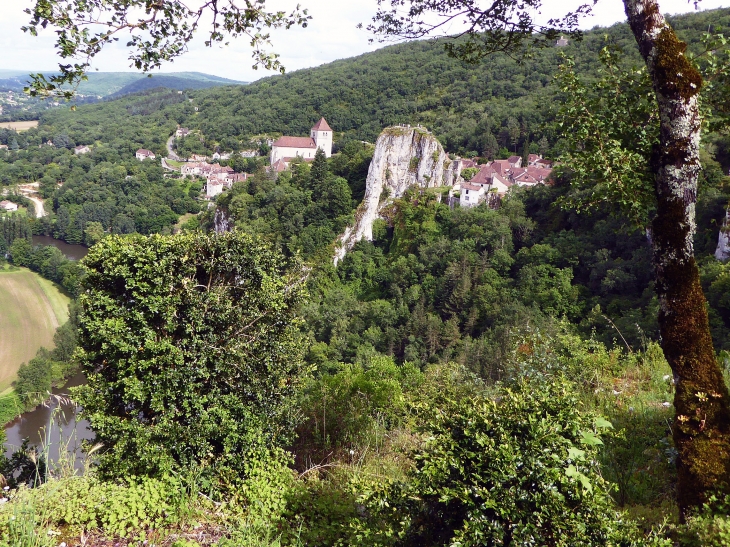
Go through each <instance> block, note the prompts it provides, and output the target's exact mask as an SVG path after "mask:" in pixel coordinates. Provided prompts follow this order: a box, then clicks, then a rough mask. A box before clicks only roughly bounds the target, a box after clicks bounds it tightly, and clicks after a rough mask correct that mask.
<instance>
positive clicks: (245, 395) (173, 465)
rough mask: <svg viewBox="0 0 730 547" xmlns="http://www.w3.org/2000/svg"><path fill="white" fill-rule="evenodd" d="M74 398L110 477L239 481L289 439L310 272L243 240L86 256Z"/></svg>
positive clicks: (209, 239) (155, 242) (161, 243)
mask: <svg viewBox="0 0 730 547" xmlns="http://www.w3.org/2000/svg"><path fill="white" fill-rule="evenodd" d="M84 263H85V266H86V268H87V271H88V274H87V277H86V281H85V292H84V294H83V295H82V296H81V298H80V304H81V307H82V312H81V315H80V317H79V343H80V346H81V348H82V349H83V350H84V352H83V355H82V359H81V360H82V364H83V367H84V372H85V373H86V376H87V379H88V385H86V386H83V387H81V388H79V390H78V392H77V395H78V401H79V403H80V404H81V405H82V406H83V416H84V417H86V418H87V419H89V421H90V423H91V427H92V429H93V430H94V432H95V434H96V440H97V441H98V442H102V443H103V444H104V446H105V449H106V451H105V452H104V453H103V454H102V455H101V456H100V471H101V473H102V476H103V477H120V476H121V477H126V476H130V475H149V476H157V477H161V476H164V475H165V474H168V473H169V472H171V471H172V470H174V469H180V468H183V469H198V470H201V473H203V474H204V475H205V476H204V480H207V481H216V482H215V484H213V486H216V485H226V484H230V483H232V482H235V480H236V478H237V477H238V476H239V475H241V474H243V473H245V471H246V461H247V459H248V458H250V457H251V455H252V454H253V453H257V454H258V453H259V451H260V452H261V453H263V454H265V453H267V451H268V450H269V449H270V448H273V447H275V446H277V445H279V444H281V443H285V442H287V441H288V440H289V439H290V437H291V434H292V432H293V425H294V419H295V416H293V413H292V412H290V410H291V404H292V402H293V397H294V395H295V393H296V391H297V388H298V386H299V384H300V381H301V379H302V377H303V374H304V372H305V369H304V368H303V365H302V361H301V341H300V336H299V334H298V332H297V330H296V327H297V325H298V320H297V319H296V310H297V308H298V306H299V303H300V301H301V298H302V295H303V291H302V288H301V281H302V279H301V272H299V271H298V270H296V269H294V270H293V271H292V270H291V269H290V268H292V267H293V266H294V264H293V263H290V262H288V261H286V260H284V259H283V258H282V257H281V255H280V254H278V253H276V252H273V251H272V250H271V248H270V247H269V246H268V245H266V244H264V243H262V242H260V241H259V240H255V239H253V238H252V237H250V236H247V235H245V234H242V233H239V232H234V233H227V234H223V235H218V236H216V235H203V234H200V233H193V234H184V235H178V236H151V237H149V238H145V237H142V236H136V237H116V236H110V237H106V238H104V239H103V240H102V241H100V242H99V243H98V244H97V245H95V246H94V247H93V248H92V249H91V250H90V252H89V255H88V256H87V257H86V259H85V262H84Z"/></svg>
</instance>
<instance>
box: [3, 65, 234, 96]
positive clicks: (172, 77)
mask: <svg viewBox="0 0 730 547" xmlns="http://www.w3.org/2000/svg"><path fill="white" fill-rule="evenodd" d="M29 72H33V71H29ZM51 73H52V72H46V73H45V74H51ZM27 80H28V73H26V72H23V71H14V70H0V91H16V92H21V91H23V88H24V87H25V86H27V85H28V84H27ZM245 83H246V82H239V81H236V80H230V79H228V78H221V77H219V76H213V75H210V74H203V73H201V72H170V73H166V74H152V75H146V74H141V73H138V72H91V73H89V74H88V80H87V81H85V82H81V84H80V85H79V89H78V93H79V95H83V96H95V97H97V98H105V97H109V96H112V95H113V96H115V97H119V96H122V95H126V94H128V93H136V92H138V91H144V90H145V89H151V88H155V87H166V88H169V89H176V90H183V89H203V88H208V87H215V86H221V85H243V84H245Z"/></svg>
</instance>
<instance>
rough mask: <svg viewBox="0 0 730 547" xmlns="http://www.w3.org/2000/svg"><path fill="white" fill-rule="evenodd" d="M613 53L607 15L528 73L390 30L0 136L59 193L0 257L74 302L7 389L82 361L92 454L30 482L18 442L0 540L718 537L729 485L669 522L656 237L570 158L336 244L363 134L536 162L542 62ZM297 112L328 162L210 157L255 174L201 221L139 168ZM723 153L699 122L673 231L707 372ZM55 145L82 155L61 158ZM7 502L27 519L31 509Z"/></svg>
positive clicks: (410, 211) (729, 316)
mask: <svg viewBox="0 0 730 547" xmlns="http://www.w3.org/2000/svg"><path fill="white" fill-rule="evenodd" d="M728 20H730V11H728V10H721V11H714V12H704V13H699V14H695V15H691V16H685V17H678V18H676V19H674V20H673V24H674V25H675V26H676V28H677V31H678V32H679V34H680V35H681V36H683V37H684V38H685V39H687V40H689V41H690V44H691V47H692V48H694V49H695V50H697V49H698V48H699V47H700V46H699V38H700V35H701V33H702V32H704V31H706V30H707V28H708V25H710V24H712V25H720V24H721V23H723V22H727V21H728ZM632 40H633V39H632V38H631V35H630V34H629V31H628V29H627V27H626V26H624V25H616V26H614V27H611V28H609V29H595V30H593V31H591V32H588V33H587V34H586V36H585V37H584V40H583V41H582V42H580V43H573V44H571V45H569V46H567V47H565V48H560V49H558V48H550V49H547V50H543V51H537V52H535V53H534V55H533V56H532V57H530V58H528V59H526V60H525V61H524V63H523V64H517V63H515V62H514V61H513V60H511V59H509V58H506V57H501V56H494V57H491V58H490V59H489V60H488V61H486V62H485V63H484V64H481V65H475V66H468V65H463V64H460V63H459V62H457V61H454V60H453V59H451V58H449V57H447V56H446V54H445V53H444V51H443V44H442V43H440V42H439V41H420V42H412V43H408V44H401V45H397V46H391V47H388V48H384V49H382V50H380V51H378V52H375V53H372V54H368V55H363V56H360V57H357V58H354V59H348V60H343V61H337V62H335V63H331V64H329V65H326V66H324V67H319V68H316V69H310V70H304V71H298V72H296V73H292V74H289V75H284V76H276V77H272V78H267V79H264V80H261V81H259V82H257V83H254V84H252V85H250V86H246V87H230V88H217V89H212V90H201V91H194V92H187V93H177V92H171V91H169V90H160V89H157V90H146V91H144V92H141V93H139V94H136V95H132V96H127V97H123V98H121V99H118V100H114V101H109V102H107V103H103V104H95V105H88V106H84V107H80V108H79V109H78V110H77V111H76V112H65V111H54V112H49V113H46V114H44V116H43V118H42V123H41V125H40V126H39V127H38V128H37V129H32V130H29V131H27V132H24V133H15V132H13V131H2V132H0V143H2V144H7V146H8V150H7V151H4V152H0V181H2V184H3V185H5V186H13V185H16V184H18V183H24V182H33V181H38V182H39V190H40V192H41V194H42V195H43V196H44V197H45V198H46V200H47V201H46V203H47V204H48V205H49V207H48V209H50V210H51V211H52V212H51V214H50V215H48V216H46V217H44V218H41V219H33V218H29V217H27V216H22V217H21V216H8V217H4V218H3V221H2V225H3V232H2V238H0V249H1V250H3V251H4V252H3V254H4V255H5V254H7V257H8V259H9V260H10V261H11V262H13V263H14V264H16V265H19V266H27V267H30V268H31V269H34V270H35V271H39V272H40V273H42V275H44V276H46V277H49V278H51V279H54V280H55V281H57V282H59V283H61V284H62V286H63V287H64V288H65V289H66V290H67V291H68V292H69V293H70V294H72V295H73V296H75V297H77V303H76V304H75V305H76V306H78V307H77V308H74V310H73V313H72V322H71V323H70V324H69V325H68V326H67V327H65V329H66V330H65V331H63V332H60V333H59V335H58V336H59V340H58V341H59V347H58V348H57V349H56V350H54V351H51V352H45V351H44V352H40V353H39V355H38V357H37V358H36V359H34V360H33V361H31V363H29V364H28V365H26V366H25V367H24V368H23V369H22V374H21V377H20V378H19V381H18V383H17V384H16V386H15V387H16V390H18V392H19V393H29V392H35V391H38V389H37V388H38V386H41V388H43V387H46V386H49V385H50V383H51V382H52V379H53V376H52V374H51V373H52V371H53V370H54V369H63V368H64V365H63V363H68V362H70V361H74V362H75V361H78V362H79V363H80V364H81V366H82V368H83V371H84V372H85V374H86V376H87V379H88V384H87V385H86V386H84V387H82V388H80V389H78V390H76V391H75V392H74V394H73V396H74V397H75V398H76V401H77V402H78V403H79V404H80V405H81V406H82V407H83V412H82V415H83V416H84V417H85V418H86V419H88V420H89V421H90V423H91V425H92V427H93V429H94V431H95V433H96V435H97V439H96V440H97V441H98V443H99V444H96V445H93V446H87V449H88V452H89V457H90V458H91V460H93V462H94V465H93V466H92V468H91V469H90V470H88V471H86V472H84V473H83V474H82V475H81V476H77V475H75V474H74V473H73V472H72V471H70V469H73V466H72V465H69V464H68V462H66V463H65V464H63V465H59V466H57V468H54V467H53V466H49V467H46V466H45V464H42V465H41V464H39V465H37V466H36V467H35V469H36V473H35V474H33V473H30V474H28V473H27V472H26V471H27V468H28V466H29V465H30V464H32V463H33V462H35V461H43V456H44V455H43V454H42V453H40V452H31V454H32V457H31V456H27V458H26V459H22V458H21V456H18V458H16V460H17V461H13V460H12V458H11V459H10V460H4V461H0V467H2V469H3V472H4V474H6V475H8V477H9V481H8V482H9V484H10V486H12V491H11V492H10V493H9V494H8V499H9V500H10V501H11V502H12V503H6V504H4V505H0V537H2V538H3V540H4V541H8V542H15V543H14V544H22V543H21V540H23V538H29V537H31V536H33V535H34V534H35V535H37V532H38V530H40V529H41V528H43V529H44V530H45V529H47V530H52V531H53V533H51V534H46V535H47V536H49V537H51V539H52V540H53V541H54V542H55V541H56V539H58V540H59V541H60V540H61V539H63V540H64V541H67V542H68V543H70V542H78V543H83V542H84V541H89V537H91V540H90V541H91V542H92V544H93V542H94V541H97V542H98V544H105V542H109V541H117V540H118V541H120V542H121V544H131V543H133V542H142V541H145V540H147V541H148V542H154V543H156V544H169V545H174V546H176V547H185V546H193V545H206V546H207V545H221V546H233V545H249V546H260V547H264V546H267V547H281V546H282V545H292V546H302V545H319V546H333V547H335V546H343V545H368V546H371V545H372V546H383V547H385V546H392V547H416V546H418V547H421V546H432V547H443V546H446V545H452V546H455V545H473V546H482V545H495V546H496V545H505V546H506V545H556V546H557V545H565V546H573V545H575V546H598V545H617V546H618V545H621V546H627V547H628V546H643V545H646V546H655V547H669V546H670V545H676V544H681V545H687V546H693V545H708V546H713V547H714V546H717V547H720V546H722V545H727V544H728V543H727V542H728V520H727V513H728V507H730V498H717V499H713V500H710V502H708V505H707V506H705V507H704V508H701V509H699V510H698V512H696V513H693V514H691V515H689V518H688V519H686V520H683V519H680V517H679V515H678V513H677V510H676V507H675V505H674V502H675V497H676V491H675V484H676V477H677V474H676V465H675V464H676V461H677V450H676V449H675V447H674V446H673V445H672V435H671V432H672V427H674V426H675V425H676V424H673V423H672V420H673V419H674V412H673V408H672V403H671V401H672V398H673V396H674V393H675V390H676V389H677V387H676V386H675V384H674V381H673V378H672V375H671V370H670V368H669V366H668V364H667V362H666V360H665V359H664V356H663V353H662V349H661V347H660V345H659V343H658V341H659V340H658V339H659V327H658V323H657V311H658V307H659V304H658V300H657V297H656V295H655V290H654V289H655V288H654V286H653V283H654V281H653V279H654V272H653V271H652V261H651V246H650V241H649V234H647V231H646V230H645V229H644V227H639V226H638V225H637V223H636V222H635V219H633V218H629V216H628V215H627V214H626V212H625V211H622V210H621V209H620V208H619V207H618V205H615V206H614V205H612V204H609V205H608V206H605V207H601V208H593V209H591V210H586V211H576V210H575V209H573V208H571V207H569V206H568V205H567V204H569V200H567V199H566V196H567V195H568V193H569V192H570V190H571V171H570V169H569V166H567V168H564V169H558V170H556V172H555V176H554V178H553V180H551V181H550V184H546V185H537V186H535V187H532V188H518V187H515V188H513V189H512V190H511V191H510V192H509V193H508V194H507V195H506V196H505V197H504V198H503V199H502V200H501V203H500V204H499V207H495V208H492V207H488V206H486V204H483V205H481V206H478V207H473V208H460V207H458V206H455V205H449V203H448V200H446V199H444V197H445V192H444V189H443V188H432V189H423V188H412V189H410V190H409V191H407V192H406V193H405V195H403V196H401V197H399V198H398V199H393V200H391V201H390V202H389V203H388V205H387V208H386V209H385V210H384V211H383V212H382V215H381V218H379V219H378V220H377V221H376V223H375V225H374V229H373V240H372V241H361V242H359V243H357V244H356V245H355V247H354V248H353V249H352V250H351V251H349V252H348V253H347V255H346V256H345V257H344V259H343V260H342V261H341V262H340V263H339V264H338V265H334V264H333V261H332V251H333V247H334V241H335V239H336V238H337V236H338V235H339V234H341V233H342V231H343V230H344V229H345V227H346V226H348V225H350V224H351V223H352V222H353V220H354V218H355V216H356V215H357V214H358V211H357V206H358V204H359V203H360V201H361V200H362V198H363V195H364V193H365V182H366V176H367V172H368V167H369V165H370V161H371V159H372V155H373V146H372V145H371V144H369V143H371V142H373V141H374V140H375V139H376V137H377V136H378V134H379V133H380V132H381V130H382V129H383V128H384V126H386V125H389V124H393V123H422V124H425V125H426V126H428V127H429V128H432V129H433V131H434V134H435V135H436V136H437V137H438V139H439V140H440V141H441V142H442V143H443V145H444V148H445V149H446V150H447V152H449V153H451V154H452V155H455V154H459V155H465V156H475V157H479V158H480V160H481V161H484V160H486V159H489V158H493V157H497V156H503V155H505V154H510V153H514V152H518V153H519V154H522V153H524V152H527V151H536V152H540V153H544V154H546V155H548V157H553V158H558V157H559V155H560V154H561V152H562V151H563V149H564V146H565V144H564V140H563V138H562V137H561V135H560V133H559V132H558V131H557V129H556V127H557V126H556V125H555V124H554V123H553V122H554V121H555V116H556V112H557V111H556V110H551V107H550V105H551V104H553V103H554V102H555V101H554V100H553V99H555V97H557V96H558V94H559V91H558V89H557V88H556V86H555V85H553V84H552V83H551V82H553V78H554V75H555V73H556V71H557V67H558V64H559V63H560V62H561V54H566V55H569V56H572V57H573V58H574V59H575V66H576V71H577V72H578V73H579V74H580V75H581V77H583V78H584V79H585V80H586V81H587V82H591V81H593V80H595V79H597V78H598V77H600V70H601V68H600V67H601V66H602V65H601V64H600V63H598V61H597V59H598V53H599V50H600V49H601V48H603V47H604V46H605V45H606V44H607V43H609V44H614V45H617V46H621V47H623V48H624V49H625V52H626V53H625V54H623V55H624V56H623V57H622V59H623V61H624V62H625V64H627V65H629V66H630V65H632V64H638V63H639V62H640V60H639V58H638V57H636V54H635V53H634V52H633V51H634V49H633V47H632ZM321 115H323V116H325V117H326V118H327V120H328V122H329V123H330V124H331V125H332V126H333V127H334V128H335V129H336V139H335V148H336V153H335V154H334V155H333V157H332V158H329V159H327V158H325V157H324V154H322V153H318V154H317V157H316V158H315V159H314V161H313V162H311V163H307V162H300V161H293V162H292V165H291V169H290V171H288V172H284V173H281V174H279V175H276V174H273V173H270V172H268V171H267V170H266V168H265V167H266V166H265V163H266V161H265V159H264V158H243V157H241V156H234V157H233V158H232V159H231V160H229V163H230V164H231V165H232V166H233V167H234V169H235V170H236V171H246V172H249V173H251V174H252V175H253V176H252V177H249V178H248V179H247V180H246V181H245V182H238V183H236V184H234V185H233V187H232V188H231V189H230V190H228V191H225V192H223V193H222V194H221V195H220V196H219V197H217V198H216V200H215V201H214V202H213V203H211V206H210V207H203V206H202V201H201V200H200V191H201V186H202V184H201V181H199V180H198V181H194V180H191V179H181V178H178V177H177V176H175V175H173V174H172V173H170V172H168V171H166V170H163V168H162V167H161V166H160V165H159V164H158V163H157V162H156V161H149V160H145V161H141V162H140V161H137V160H136V159H135V158H134V151H135V150H136V149H137V148H139V147H144V148H148V149H150V150H153V151H154V152H155V153H157V154H159V155H164V154H165V148H166V146H165V143H166V141H167V139H168V138H169V137H170V136H171V135H172V134H173V132H174V130H175V128H176V127H177V126H178V125H183V126H185V127H188V128H190V129H193V130H194V132H193V133H192V134H191V135H189V136H188V137H186V139H185V140H181V141H178V142H177V143H176V145H177V147H178V150H188V151H191V152H192V151H199V152H207V153H209V152H212V151H214V150H218V149H220V150H228V151H231V150H233V151H236V150H240V149H243V148H247V147H250V146H251V145H254V146H255V147H257V148H258V147H262V149H264V144H265V140H266V137H270V136H274V135H276V134H281V133H284V134H294V135H298V134H306V133H307V132H308V129H309V127H310V126H311V124H312V123H313V121H314V120H316V119H317V118H318V116H321ZM188 139H192V141H190V142H186V141H187V140H188ZM49 140H50V141H52V143H53V144H52V145H49V144H48V141H49ZM728 142H729V141H728V140H727V136H726V135H725V134H722V133H708V134H707V135H706V137H705V142H704V143H703V150H702V158H701V161H702V167H703V171H702V176H701V179H700V184H699V189H698V196H697V233H696V235H695V241H694V244H695V246H694V248H695V252H696V255H697V258H698V263H699V265H700V272H701V282H702V286H703V289H704V291H705V294H706V296H707V299H708V303H709V312H710V326H711V329H712V335H713V343H714V346H715V350H716V352H717V358H718V362H720V363H721V365H722V366H723V372H724V374H725V376H726V378H727V377H730V353H728V352H730V341H728V335H729V334H730V302H729V301H728V299H727V296H726V294H727V290H728V286H729V284H730V265H729V264H727V263H722V262H719V261H717V260H715V258H714V256H713V253H714V250H715V246H716V244H717V238H718V234H719V231H720V226H721V223H722V219H723V218H724V216H725V208H726V206H727V203H728V201H729V200H730V187H729V186H728V184H729V183H730V178H729V177H727V176H726V175H725V173H726V172H727V169H728V167H730V155H729V154H728V149H729V148H730V147H729V146H728ZM79 144H87V145H90V146H91V147H92V150H91V152H90V153H88V154H83V155H76V154H74V153H73V150H72V148H73V147H74V146H75V145H79ZM193 145H194V146H193ZM184 214H185V215H186V217H185V221H184V222H179V221H180V217H181V216H182V215H184ZM31 232H34V233H45V234H51V235H53V236H54V237H58V238H62V239H64V240H66V241H67V242H70V243H83V244H85V245H88V246H90V247H91V248H90V253H89V255H88V257H87V258H86V259H85V260H84V262H83V264H82V265H81V266H79V265H78V264H75V263H69V262H68V261H64V260H61V259H60V257H59V256H58V255H59V253H57V252H56V250H55V249H54V250H49V249H44V248H38V247H37V248H33V247H32V246H31V244H30V243H29V241H28V238H29V236H30V233H31ZM174 232H180V233H177V235H171V234H173V233H174ZM77 342H78V344H79V348H78V349H76V352H75V353H74V352H73V348H71V346H74V345H75V344H76V343H77ZM696 396H697V398H698V399H699V400H701V401H704V400H706V399H708V398H709V397H715V395H713V394H712V393H697V394H696ZM717 397H720V395H717ZM685 418H686V420H688V421H689V420H696V421H698V423H699V421H700V420H701V419H702V417H701V416H700V415H698V416H691V417H685ZM21 460H22V461H21ZM64 465H65V466H64ZM21 484H23V485H25V486H26V487H27V488H26V487H20V488H16V487H18V486H20V485H21ZM17 508H20V509H22V510H26V509H28V508H32V511H33V517H32V519H31V520H28V522H30V523H31V524H30V525H29V526H26V527H25V528H22V529H21V528H20V527H19V526H18V524H17V521H16V520H15V515H16V514H17V512H16V513H13V511H17V510H18V509H17ZM28 511H30V509H28ZM89 534H90V535H89ZM44 537H45V536H44ZM165 542H166V543H165Z"/></svg>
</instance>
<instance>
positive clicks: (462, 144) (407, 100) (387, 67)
mask: <svg viewBox="0 0 730 547" xmlns="http://www.w3.org/2000/svg"><path fill="white" fill-rule="evenodd" d="M670 20H671V21H672V24H673V25H674V27H675V28H676V29H677V32H678V33H679V35H680V36H681V37H683V38H684V39H685V40H687V41H688V42H689V43H690V44H691V47H694V48H697V46H699V42H700V37H701V35H702V33H704V32H706V31H707V29H708V26H719V25H721V26H722V27H724V28H727V27H728V26H730V9H719V10H709V11H703V12H697V13H692V14H688V15H682V16H678V17H672V18H671V19H670ZM608 43H614V44H617V45H620V46H621V47H623V48H624V51H625V58H626V61H627V62H628V63H635V64H636V65H637V66H642V65H643V62H642V61H641V59H640V57H639V54H638V50H637V47H636V42H635V40H634V38H633V36H632V34H631V32H630V30H629V28H628V25H626V24H616V25H613V26H611V27H609V28H595V29H593V30H591V31H588V32H586V35H585V37H584V39H583V41H582V42H572V41H571V43H570V44H569V45H568V46H567V47H553V48H547V49H545V50H541V51H535V52H533V55H532V57H531V58H528V59H526V60H524V62H523V63H521V64H519V63H517V62H515V60H514V59H511V58H509V57H507V56H505V55H498V54H495V55H492V56H490V57H488V58H487V59H485V60H484V61H483V62H481V63H479V64H477V65H466V64H464V63H461V62H459V61H456V60H454V59H452V58H450V57H449V56H448V55H447V54H446V52H445V51H444V41H443V40H421V41H414V42H409V43H404V44H399V45H394V46H389V47H384V48H382V49H380V50H377V51H374V52H371V53H366V54H364V55H360V56H358V57H353V58H349V59H342V60H339V61H335V62H332V63H329V64H326V65H322V66H319V67H315V68H311V69H306V70H299V71H296V72H292V73H289V74H285V75H277V76H272V77H269V78H264V79H262V80H258V81H256V82H253V83H252V84H250V85H247V86H245V87H239V88H237V89H230V88H215V89H209V90H203V91H197V92H194V93H193V94H192V95H190V96H191V97H194V98H195V100H196V104H197V105H198V106H199V112H198V113H196V114H195V117H194V119H191V120H190V121H188V122H186V123H187V124H188V125H189V126H191V127H198V128H200V129H201V130H202V131H203V133H204V134H206V135H211V136H215V138H216V139H218V140H223V139H224V138H226V137H235V136H238V135H242V134H243V135H246V134H248V135H256V134H260V133H267V132H271V133H273V132H281V133H284V134H288V135H307V134H308V132H309V128H310V127H311V126H312V124H313V123H314V122H315V121H317V120H318V119H319V117H320V116H324V117H326V118H327V121H328V122H329V124H330V125H331V126H332V128H333V129H334V130H335V131H336V132H339V133H340V135H339V138H340V139H341V138H342V136H343V135H342V133H345V134H346V135H347V136H348V137H350V138H353V139H363V140H368V141H371V142H374V139H375V138H376V137H377V135H378V134H379V133H380V131H381V130H382V128H383V127H386V126H388V125H392V124H397V123H411V124H413V123H422V124H424V125H426V126H427V127H428V128H429V129H432V130H434V132H435V133H436V135H437V136H438V137H439V139H440V140H441V142H442V143H443V144H444V145H445V146H446V148H447V149H448V150H450V151H455V152H466V151H475V152H479V153H481V152H482V151H483V150H484V148H485V146H486V144H487V142H486V140H487V136H488V133H489V132H491V133H493V134H494V136H495V137H496V138H497V139H498V141H499V144H500V146H505V147H507V148H509V149H510V150H511V151H513V150H515V149H517V151H518V152H521V148H520V146H521V143H522V141H523V137H524V135H525V134H526V133H529V134H531V137H530V138H536V139H539V138H541V136H542V135H543V134H545V132H544V129H543V128H542V124H543V123H544V122H546V121H548V120H550V119H551V117H552V116H554V114H552V113H551V111H553V110H554V107H555V106H557V105H556V104H555V94H556V89H555V86H553V85H552V82H553V77H554V75H555V74H556V72H557V70H558V65H559V64H560V63H561V57H560V54H561V53H565V54H567V55H570V56H573V57H574V59H575V61H576V69H577V71H578V72H579V73H581V74H583V75H584V76H587V77H589V78H591V77H594V76H596V75H597V71H598V69H600V67H601V65H600V63H599V61H598V53H599V52H600V50H601V49H602V48H603V47H604V46H605V45H607V44H608ZM510 117H513V118H515V119H516V120H517V122H518V123H519V124H520V134H521V136H520V142H518V143H517V144H516V146H515V145H513V144H511V143H510V142H509V140H510V139H509V138H508V137H507V136H506V134H505V133H506V125H507V124H508V120H509V118H510ZM547 137H548V138H549V139H550V141H551V143H550V144H551V145H554V144H555V143H556V142H557V141H558V140H559V139H560V135H549V134H548V135H547ZM531 142H534V141H531Z"/></svg>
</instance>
